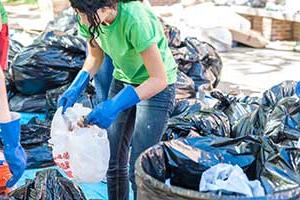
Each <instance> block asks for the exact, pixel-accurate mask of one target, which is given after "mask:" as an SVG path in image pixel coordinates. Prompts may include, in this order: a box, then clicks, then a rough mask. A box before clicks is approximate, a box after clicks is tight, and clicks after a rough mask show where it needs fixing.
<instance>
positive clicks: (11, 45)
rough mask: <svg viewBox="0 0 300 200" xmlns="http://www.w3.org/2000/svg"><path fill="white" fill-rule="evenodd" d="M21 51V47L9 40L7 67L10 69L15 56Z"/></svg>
mask: <svg viewBox="0 0 300 200" xmlns="http://www.w3.org/2000/svg"><path fill="white" fill-rule="evenodd" d="M22 49H23V45H22V44H21V43H20V42H18V41H16V40H14V39H11V38H10V39H9V54H8V66H9V67H10V66H11V64H12V62H13V60H14V58H15V56H16V55H17V54H18V53H20V52H21V51H22Z"/></svg>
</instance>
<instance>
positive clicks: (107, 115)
mask: <svg viewBox="0 0 300 200" xmlns="http://www.w3.org/2000/svg"><path fill="white" fill-rule="evenodd" d="M138 102H140V98H139V96H138V94H137V93H136V91H135V89H134V87H132V86H130V85H128V86H126V87H125V88H124V89H122V90H121V91H120V92H119V93H118V94H117V95H116V96H115V97H113V98H112V99H110V100H107V101H104V102H101V103H100V104H98V105H97V107H96V108H95V109H94V110H93V111H92V112H91V113H90V114H89V115H88V116H87V117H86V119H85V124H91V125H93V124H95V125H97V126H99V127H100V128H105V129H106V128H108V127H110V125H111V124H112V123H113V122H114V121H115V119H116V118H117V116H118V114H119V113H120V112H122V111H124V110H126V109H128V108H130V107H132V106H134V105H135V104H137V103H138Z"/></svg>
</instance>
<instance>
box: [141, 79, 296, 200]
mask: <svg viewBox="0 0 300 200" xmlns="http://www.w3.org/2000/svg"><path fill="white" fill-rule="evenodd" d="M296 84H297V82H296V81H285V82H282V83H281V84H278V85H275V86H274V87H272V88H271V89H269V90H267V91H265V92H264V93H263V95H262V97H261V98H258V97H237V96H231V95H225V94H222V93H221V92H220V91H213V92H211V93H210V94H211V96H210V98H212V99H216V100H217V101H214V102H216V103H214V104H211V105H210V107H209V106H206V107H205V108H203V105H204V103H203V102H202V101H201V100H200V101H199V103H197V104H193V105H189V103H188V102H187V101H182V102H179V103H178V104H177V106H176V108H175V111H174V113H173V116H172V118H171V119H170V120H169V124H168V129H167V131H166V133H165V134H164V136H163V140H164V142H162V143H160V144H158V145H156V146H154V147H153V148H151V149H150V150H148V152H147V153H146V154H144V155H143V156H142V163H143V164H142V165H143V168H144V170H145V171H146V173H147V174H149V175H151V176H152V177H153V178H155V179H157V180H159V181H161V182H163V183H166V184H167V185H169V187H172V186H178V187H181V188H186V189H191V190H196V191H199V192H201V193H208V194H210V195H216V196H220V195H221V196H222V197H223V196H224V197H226V196H228V197H229V196H230V197H232V196H234V197H262V196H265V195H267V197H270V198H271V199H298V198H300V173H299V166H300V162H299V161H300V160H299V158H300V146H299V143H298V142H299V138H300V99H299V97H297V95H296V94H295V88H296ZM210 102H213V101H210ZM153 163H155V165H153ZM228 199H229V198H228Z"/></svg>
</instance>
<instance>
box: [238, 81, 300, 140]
mask: <svg viewBox="0 0 300 200" xmlns="http://www.w3.org/2000/svg"><path fill="white" fill-rule="evenodd" d="M296 84H297V82H296V81H284V82H282V83H280V84H278V85H275V86H273V87H272V88H271V89H269V90H267V91H265V92H264V94H263V97H262V99H261V104H260V106H259V107H258V108H257V109H256V110H255V111H254V112H252V113H248V114H247V115H245V116H244V117H242V118H241V119H240V120H239V121H238V122H237V123H236V124H235V125H234V126H233V127H232V132H233V137H239V136H244V135H264V134H265V128H266V123H267V122H268V121H269V117H270V113H272V112H273V110H274V109H275V107H276V106H277V104H278V103H279V102H280V101H281V100H282V99H284V98H286V97H291V96H293V95H294V94H295V86H296Z"/></svg>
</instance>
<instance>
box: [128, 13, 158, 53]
mask: <svg viewBox="0 0 300 200" xmlns="http://www.w3.org/2000/svg"><path fill="white" fill-rule="evenodd" d="M129 41H130V43H131V44H132V46H133V47H134V48H135V49H136V51H137V52H139V53H140V52H143V51H144V50H146V49H148V48H149V47H151V45H153V44H154V43H157V42H158V35H157V24H155V21H151V20H142V19H141V20H139V21H136V22H134V23H132V25H131V26H130V30H129Z"/></svg>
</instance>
